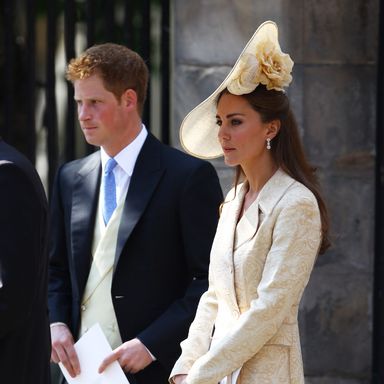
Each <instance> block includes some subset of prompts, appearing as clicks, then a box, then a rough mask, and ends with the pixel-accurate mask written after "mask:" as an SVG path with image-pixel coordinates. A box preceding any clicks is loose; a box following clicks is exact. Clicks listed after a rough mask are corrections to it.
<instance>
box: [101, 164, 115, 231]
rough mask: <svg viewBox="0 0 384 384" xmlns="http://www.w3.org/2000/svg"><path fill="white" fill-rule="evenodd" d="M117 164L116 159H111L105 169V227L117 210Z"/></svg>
mask: <svg viewBox="0 0 384 384" xmlns="http://www.w3.org/2000/svg"><path fill="white" fill-rule="evenodd" d="M116 165H117V162H116V160H115V159H114V158H110V159H109V160H108V161H107V164H105V169H104V206H103V218H104V223H105V225H107V224H108V221H109V219H110V218H111V216H112V213H113V211H114V210H115V208H116V182H115V175H114V174H113V169H114V168H115V167H116Z"/></svg>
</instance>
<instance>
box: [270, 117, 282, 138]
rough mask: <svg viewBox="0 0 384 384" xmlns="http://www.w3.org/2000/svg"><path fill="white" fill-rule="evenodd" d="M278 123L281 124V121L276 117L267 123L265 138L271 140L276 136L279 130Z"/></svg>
mask: <svg viewBox="0 0 384 384" xmlns="http://www.w3.org/2000/svg"><path fill="white" fill-rule="evenodd" d="M280 125H281V122H280V120H278V119H276V120H272V121H270V122H269V123H268V127H267V138H268V139H271V140H272V139H274V138H275V137H276V135H277V134H278V133H279V131H280Z"/></svg>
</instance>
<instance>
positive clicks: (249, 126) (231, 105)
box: [216, 93, 270, 168]
mask: <svg viewBox="0 0 384 384" xmlns="http://www.w3.org/2000/svg"><path fill="white" fill-rule="evenodd" d="M216 120H217V125H218V126H219V133H218V137H219V141H220V144H221V147H222V149H223V153H224V160H225V163H226V164H227V165H230V166H236V165H240V166H242V168H244V167H248V166H253V165H255V164H257V162H258V161H260V159H261V158H262V157H263V156H265V155H266V154H267V151H268V150H267V147H266V140H267V138H268V137H270V135H269V126H270V123H263V122H262V121H261V115H260V113H259V112H256V111H255V110H254V109H253V108H252V107H251V106H250V104H249V103H248V101H247V100H246V99H245V98H244V97H241V96H236V95H232V94H228V93H225V94H223V95H222V97H221V98H220V100H219V103H218V105H217V115H216Z"/></svg>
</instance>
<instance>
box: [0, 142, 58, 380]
mask: <svg viewBox="0 0 384 384" xmlns="http://www.w3.org/2000/svg"><path fill="white" fill-rule="evenodd" d="M46 244H47V201H46V197H45V192H44V189H43V186H42V185H41V181H40V179H39V176H38V175H37V173H36V171H35V169H34V168H33V166H32V165H31V163H30V162H29V161H28V160H27V159H26V158H25V157H24V156H23V155H21V154H20V153H18V152H17V151H16V150H15V149H14V148H12V147H10V146H9V145H7V144H6V143H5V142H4V141H2V140H1V139H0V383H2V384H3V383H4V384H27V383H39V384H49V383H50V374H49V359H50V346H51V342H50V334H49V324H48V310H47V274H48V254H47V248H46Z"/></svg>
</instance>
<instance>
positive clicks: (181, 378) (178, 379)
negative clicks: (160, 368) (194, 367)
mask: <svg viewBox="0 0 384 384" xmlns="http://www.w3.org/2000/svg"><path fill="white" fill-rule="evenodd" d="M186 378H187V375H176V376H174V377H172V380H173V382H174V383H175V384H184V383H185V379H186Z"/></svg>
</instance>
